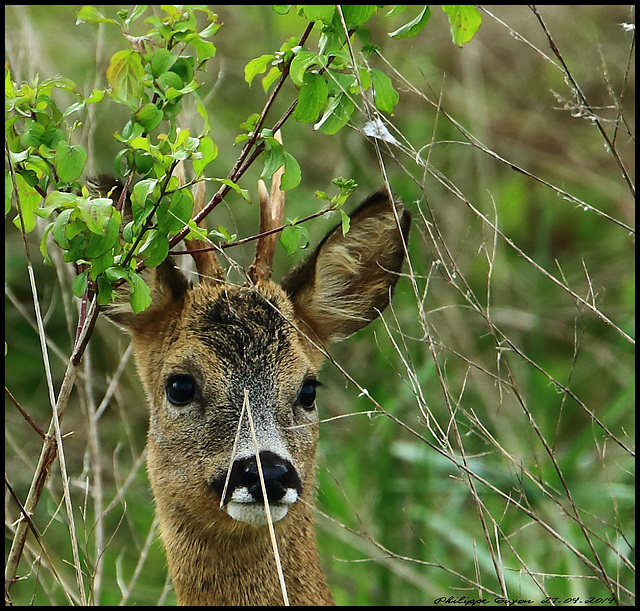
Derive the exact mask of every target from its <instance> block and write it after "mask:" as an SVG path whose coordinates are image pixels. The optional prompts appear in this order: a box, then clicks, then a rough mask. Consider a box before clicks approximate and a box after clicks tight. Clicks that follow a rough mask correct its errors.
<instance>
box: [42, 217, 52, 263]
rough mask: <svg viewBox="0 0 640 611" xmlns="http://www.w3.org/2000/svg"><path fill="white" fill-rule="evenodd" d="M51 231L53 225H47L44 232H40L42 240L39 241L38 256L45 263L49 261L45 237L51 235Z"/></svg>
mask: <svg viewBox="0 0 640 611" xmlns="http://www.w3.org/2000/svg"><path fill="white" fill-rule="evenodd" d="M52 229H53V223H49V225H47V226H46V227H45V228H44V231H43V232H42V239H41V240H40V254H41V255H42V257H43V258H44V260H45V261H49V253H48V252H47V236H48V235H49V234H50V233H51V230H52Z"/></svg>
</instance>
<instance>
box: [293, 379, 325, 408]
mask: <svg viewBox="0 0 640 611" xmlns="http://www.w3.org/2000/svg"><path fill="white" fill-rule="evenodd" d="M319 385H320V382H318V381H317V380H305V382H304V384H303V385H302V388H301V389H300V394H299V395H298V402H299V403H300V405H302V407H306V408H307V409H311V408H312V407H313V406H314V404H315V402H316V386H319Z"/></svg>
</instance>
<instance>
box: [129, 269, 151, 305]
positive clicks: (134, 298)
mask: <svg viewBox="0 0 640 611" xmlns="http://www.w3.org/2000/svg"><path fill="white" fill-rule="evenodd" d="M129 282H130V283H131V295H129V303H131V308H132V309H133V313H134V314H139V313H140V312H142V311H143V310H146V309H147V308H148V307H149V306H150V305H151V289H150V288H149V287H148V286H147V285H146V284H145V282H144V280H143V279H142V278H141V277H140V275H139V274H137V273H136V272H131V273H130V276H129Z"/></svg>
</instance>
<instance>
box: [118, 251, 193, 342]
mask: <svg viewBox="0 0 640 611" xmlns="http://www.w3.org/2000/svg"><path fill="white" fill-rule="evenodd" d="M143 279H144V281H145V282H146V283H147V285H148V286H149V288H150V289H151V305H150V306H149V307H148V308H147V309H146V310H143V311H142V312H140V313H139V314H134V313H133V310H132V309H131V305H130V304H129V290H128V285H125V286H123V287H122V289H119V290H122V293H121V300H120V301H119V302H118V303H116V304H113V305H109V306H107V307H106V308H105V314H106V315H107V317H108V318H110V319H111V320H113V322H115V323H116V324H118V325H119V326H121V327H123V328H124V329H125V330H127V331H129V332H130V333H133V334H135V333H144V330H145V328H148V326H149V325H160V324H161V320H160V319H161V318H163V317H164V316H170V315H175V313H176V312H177V311H178V310H179V309H180V308H181V307H182V304H183V302H184V295H185V293H186V292H187V289H188V288H189V283H188V282H187V279H186V278H185V277H184V274H183V273H182V272H181V271H180V270H179V269H178V268H176V266H175V265H174V263H173V261H172V260H171V257H169V258H168V259H167V260H166V261H165V262H164V263H162V264H161V265H159V266H158V267H154V268H150V269H146V270H144V272H143ZM158 328H162V327H158Z"/></svg>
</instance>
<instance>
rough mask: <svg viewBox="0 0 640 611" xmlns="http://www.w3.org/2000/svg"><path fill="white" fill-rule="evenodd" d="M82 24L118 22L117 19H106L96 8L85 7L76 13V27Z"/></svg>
mask: <svg viewBox="0 0 640 611" xmlns="http://www.w3.org/2000/svg"><path fill="white" fill-rule="evenodd" d="M81 23H115V24H116V25H117V24H118V22H117V21H116V20H115V19H108V18H107V17H104V15H102V13H100V11H98V9H97V8H96V7H95V6H83V7H82V8H81V9H80V10H79V11H78V12H77V13H76V25H79V24H81Z"/></svg>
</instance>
